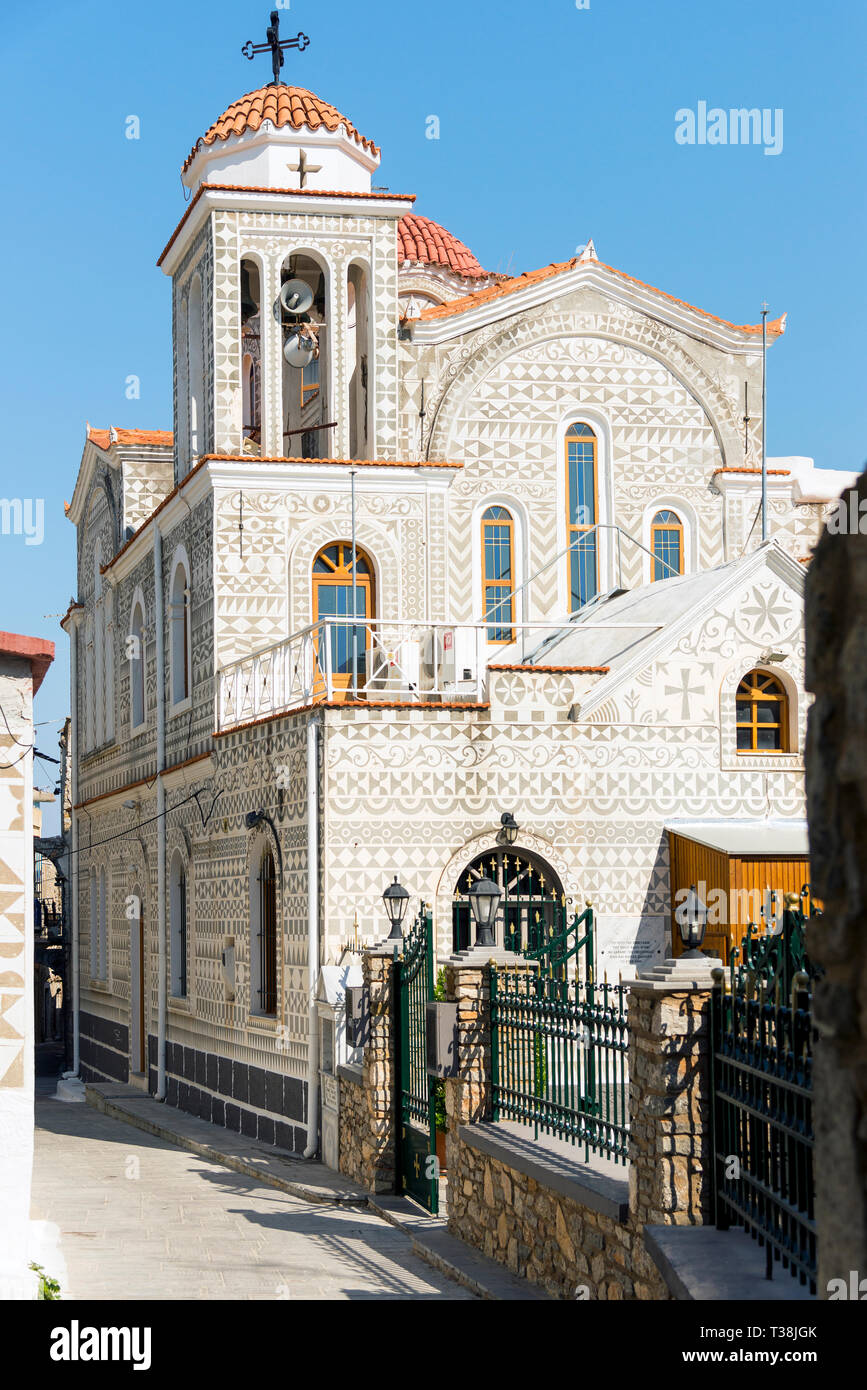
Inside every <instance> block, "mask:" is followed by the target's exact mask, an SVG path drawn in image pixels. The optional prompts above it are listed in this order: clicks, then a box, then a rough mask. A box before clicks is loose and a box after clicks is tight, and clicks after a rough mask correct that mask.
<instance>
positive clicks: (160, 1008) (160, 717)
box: [154, 526, 168, 1100]
mask: <svg viewBox="0 0 867 1390" xmlns="http://www.w3.org/2000/svg"><path fill="white" fill-rule="evenodd" d="M154 627H155V630H156V649H157V941H158V947H159V955H158V958H159V990H158V994H157V1092H156V1098H157V1100H165V1098H166V1003H167V1001H166V969H167V955H168V953H167V951H166V789H165V784H164V783H163V770H164V768H165V765H166V654H165V642H164V637H165V605H164V603H163V538H162V536H161V535H160V528H159V526H154Z"/></svg>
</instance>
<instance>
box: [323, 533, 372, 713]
mask: <svg viewBox="0 0 867 1390" xmlns="http://www.w3.org/2000/svg"><path fill="white" fill-rule="evenodd" d="M355 560H356V563H355V584H354V586H353V569H352V546H351V545H350V544H349V543H348V542H347V541H337V542H336V543H335V544H334V545H327V546H325V548H324V549H323V550H320V552H319V554H318V555H317V556H316V559H315V560H314V561H313V615H314V621H315V622H317V623H320V622H323V621H324V620H326V619H329V618H332V619H333V618H351V617H352V595H353V587H354V590H355V616H356V618H357V619H358V620H359V621H358V623H357V625H355V626H354V625H352V624H350V623H347V624H345V625H344V624H343V623H340V624H338V623H334V624H332V625H330V626H329V631H330V633H331V642H330V649H331V673H332V677H333V683H334V686H335V688H336V689H341V688H342V689H344V690H346V689H347V688H348V687H349V686H350V685H351V684H352V680H353V676H355V679H356V686H361V685H364V684H365V681H366V674H365V672H366V660H367V658H366V652H367V650H368V648H369V647H371V645H372V638H371V633H370V629H369V627H368V626H367V624H368V623H369V622H370V621H371V620H372V618H373V603H374V589H373V566H372V564H371V562H370V560H369V559H368V557H367V556H366V555H365V553H364V551H363V550H360V549H359V548H358V547H357V546H356V551H355ZM317 651H318V657H319V664H320V668H321V669H322V670H324V669H325V664H326V656H327V653H326V648H325V644H324V642H322V641H320V642H319V643H318V647H317ZM353 652H354V654H355V662H354V669H353Z"/></svg>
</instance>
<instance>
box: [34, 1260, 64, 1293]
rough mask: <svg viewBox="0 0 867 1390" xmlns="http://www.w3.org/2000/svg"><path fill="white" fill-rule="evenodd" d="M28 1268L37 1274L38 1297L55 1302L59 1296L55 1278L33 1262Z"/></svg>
mask: <svg viewBox="0 0 867 1390" xmlns="http://www.w3.org/2000/svg"><path fill="white" fill-rule="evenodd" d="M30 1268H31V1269H32V1270H33V1272H34V1274H38V1275H39V1297H40V1299H43V1300H45V1301H47V1302H56V1301H58V1300H59V1298H60V1285H59V1284H58V1282H57V1280H56V1279H52V1278H51V1276H50V1274H46V1273H45V1270H44V1269H43V1268H42V1265H37V1264H33V1262H32V1261H31V1264H30Z"/></svg>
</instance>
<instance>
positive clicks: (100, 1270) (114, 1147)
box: [32, 1078, 473, 1299]
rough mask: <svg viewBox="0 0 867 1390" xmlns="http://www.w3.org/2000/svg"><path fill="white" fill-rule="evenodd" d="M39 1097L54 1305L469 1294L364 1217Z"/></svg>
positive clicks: (46, 1088) (40, 1212) (405, 1240)
mask: <svg viewBox="0 0 867 1390" xmlns="http://www.w3.org/2000/svg"><path fill="white" fill-rule="evenodd" d="M52 1089H53V1082H52V1083H48V1079H47V1078H46V1079H44V1080H42V1081H41V1082H40V1084H39V1090H40V1091H41V1092H42V1094H41V1095H40V1096H39V1097H38V1099H37V1121H36V1123H37V1130H36V1158H35V1163H34V1174H33V1208H32V1214H33V1217H34V1219H35V1220H41V1221H44V1222H48V1223H53V1224H54V1225H56V1227H58V1228H59V1250H58V1251H57V1258H56V1260H55V1263H56V1264H57V1265H59V1266H60V1267H59V1268H52V1267H50V1263H51V1258H52V1252H51V1250H50V1248H47V1249H46V1250H45V1253H44V1255H43V1257H42V1258H41V1263H43V1264H44V1266H45V1269H46V1272H47V1273H48V1274H52V1275H55V1277H57V1276H59V1277H60V1278H61V1285H62V1288H61V1296H62V1297H63V1298H64V1299H68V1298H73V1299H74V1298H96V1299H103V1298H105V1299H159V1298H168V1299H177V1298H190V1299H197V1298H204V1299H206V1298H213V1299H292V1298H301V1299H309V1298H314V1299H355V1298H363V1299H375V1298H389V1299H417V1298H421V1299H435V1298H445V1299H468V1298H472V1297H473V1295H472V1294H471V1293H469V1292H468V1291H467V1290H466V1289H463V1288H461V1287H460V1285H458V1284H456V1283H454V1282H452V1280H450V1279H447V1278H446V1277H445V1275H442V1274H440V1273H439V1272H438V1271H436V1270H435V1269H432V1268H431V1267H430V1266H429V1265H427V1264H426V1263H425V1262H424V1260H422V1259H421V1258H420V1257H419V1256H417V1255H416V1254H414V1253H413V1250H412V1246H411V1243H410V1240H409V1237H408V1236H407V1235H406V1234H405V1233H404V1232H402V1231H399V1230H397V1229H396V1228H395V1227H393V1226H390V1225H389V1224H388V1223H387V1222H385V1221H382V1220H381V1219H380V1218H379V1217H377V1216H376V1215H375V1214H374V1213H372V1212H368V1211H365V1210H363V1209H352V1208H339V1207H336V1206H330V1205H329V1206H326V1205H324V1204H323V1205H313V1204H311V1203H309V1202H305V1201H302V1200H301V1199H299V1198H296V1197H292V1196H289V1195H288V1194H286V1193H283V1192H280V1191H278V1190H276V1189H274V1188H270V1187H267V1186H264V1185H263V1184H260V1183H258V1182H257V1181H256V1180H255V1179H253V1178H248V1177H245V1176H243V1175H242V1174H238V1173H234V1172H231V1171H230V1170H229V1169H227V1168H223V1167H221V1166H220V1165H218V1164H215V1163H211V1162H208V1161H206V1160H205V1159H202V1158H199V1157H198V1156H197V1155H195V1154H192V1153H188V1152H186V1151H185V1150H183V1149H179V1148H176V1147H175V1146H174V1145H172V1144H168V1143H166V1142H165V1141H164V1140H162V1139H158V1138H154V1137H152V1136H151V1135H149V1134H145V1133H142V1132H141V1131H140V1130H137V1129H134V1128H133V1127H132V1126H131V1125H127V1124H124V1123H123V1122H122V1121H120V1120H117V1119H114V1118H111V1117H109V1116H107V1115H102V1114H99V1113H98V1112H97V1111H95V1110H94V1109H93V1108H92V1107H91V1106H89V1105H70V1104H64V1103H63V1102H61V1101H56V1100H53V1099H50V1098H49V1096H50V1092H51V1090H52ZM46 1092H48V1093H49V1094H48V1095H47V1094H46ZM49 1229H50V1228H49ZM64 1265H65V1269H64V1268H63V1266H64Z"/></svg>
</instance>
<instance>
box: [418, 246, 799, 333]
mask: <svg viewBox="0 0 867 1390" xmlns="http://www.w3.org/2000/svg"><path fill="white" fill-rule="evenodd" d="M579 264H581V262H580V260H579V258H578V257H577V256H573V257H572V259H571V260H569V261H553V262H552V263H551V265H546V266H542V267H541V268H540V269H539V270H529V271H524V273H523V274H522V275H516V276H514V277H513V278H512V279H511V280H503V281H502V282H501V283H500V284H499V285H492V286H491V287H490V288H489V289H485V290H477V291H476V293H475V294H469V295H465V296H464V297H463V298H462V299H453V300H452V301H451V302H450V303H448V304H437V305H434V307H433V308H431V309H424V310H423V311H422V313H421V314H419V320H420V321H421V322H423V323H424V322H428V321H430V320H432V319H445V318H450V317H452V315H454V314H462V313H463V312H464V310H465V309H471V308H476V307H477V306H478V305H479V304H485V303H487V302H488V301H489V300H494V299H503V298H505V296H506V295H510V294H517V292H518V291H519V290H523V289H526V287H527V286H528V285H535V284H539V283H540V282H541V281H543V280H550V279H551V278H552V277H553V276H555V275H562V274H564V273H565V272H566V271H567V270H574V269H575V267H576V266H577V265H579ZM592 264H593V265H594V266H598V267H600V268H601V269H602V270H607V271H610V273H611V274H612V275H617V276H619V278H620V279H621V280H626V281H628V282H629V284H631V285H638V286H639V288H640V289H643V290H653V292H654V294H661V295H664V296H665V298H666V299H670V300H671V301H672V303H673V304H682V305H683V307H684V308H685V309H690V310H692V312H693V313H696V314H701V315H702V317H703V318H706V319H712V320H713V322H714V323H721V324H722V325H723V327H724V328H734V329H735V330H736V331H737V332H738V333H759V334H760V333H761V331H762V326H761V324H752V323H750V324H743V323H729V321H728V319H721V318H719V317H718V316H717V315H716V314H709V313H707V311H706V310H704V309H699V308H697V307H696V305H695V304H690V303H688V302H687V300H685V299H678V298H677V297H676V295H673V294H668V293H666V291H665V290H661V289H658V288H657V286H656V285H648V284H647V282H646V281H644V280H637V279H636V278H635V276H634V275H627V274H626V272H625V271H624V270H618V269H617V268H616V266H613V265H605V263H604V262H603V261H593V262H592ZM785 326H786V315H785V314H783V315H782V316H781V317H780V318H778V319H774V320H773V321H772V322H770V323H769V324H768V337H769V338H779V337H780V335H781V334H782V333H784V332H785Z"/></svg>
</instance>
